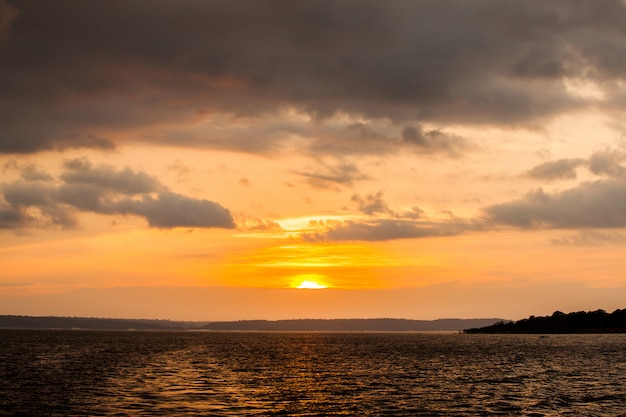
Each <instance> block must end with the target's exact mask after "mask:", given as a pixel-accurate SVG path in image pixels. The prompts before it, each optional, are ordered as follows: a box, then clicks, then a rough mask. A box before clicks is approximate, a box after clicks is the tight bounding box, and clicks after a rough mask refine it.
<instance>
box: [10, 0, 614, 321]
mask: <svg viewBox="0 0 626 417" xmlns="http://www.w3.org/2000/svg"><path fill="white" fill-rule="evenodd" d="M357 4H358V7H357ZM0 16H1V18H0V62H3V63H5V64H3V69H2V71H3V72H2V77H1V78H0V126H2V127H0V173H1V176H0V266H1V272H0V314H25V315H65V316H98V317H128V318H169V319H182V320H230V319H279V318H333V317H334V318H346V317H402V318H415V319H436V318H449V317H460V318H476V317H500V318H508V319H518V318H522V317H526V316H528V315H531V314H534V315H542V314H551V313H552V312H553V311H555V310H561V311H565V312H569V311H578V310H591V309H594V310H595V309H599V308H601V309H605V310H607V311H613V310H614V309H617V308H624V307H625V306H624V304H623V300H626V275H625V274H624V271H626V256H625V255H624V253H626V251H625V249H626V136H625V132H626V126H625V124H624V118H623V111H622V109H623V108H624V106H625V105H626V100H625V97H626V78H625V77H624V74H626V61H625V60H623V59H621V58H619V57H623V56H626V3H624V2H622V1H606V2H596V1H592V0H589V1H582V2H576V3H571V2H566V1H563V2H561V1H554V2H546V3H541V4H539V3H532V4H528V3H526V2H510V3H506V4H505V5H502V4H499V2H497V1H495V0H494V1H484V2H459V1H451V0H450V1H448V0H446V1H437V2H399V1H391V2H369V1H365V2H363V1H360V2H357V3H354V4H352V3H351V2H347V3H340V4H337V3H336V2H331V1H313V2H302V3H300V2H297V3H293V2H285V3H281V2H278V3H274V2H272V3H270V2H264V1H260V2H255V3H254V4H250V3H245V4H244V3H242V2H238V1H223V2H221V1H216V2H201V1H195V0H184V1H181V2H173V3H163V4H159V5H158V7H155V6H154V5H153V4H152V3H150V2H143V1H138V2H133V3H132V4H131V3H126V2H119V3H118V2H94V3H93V4H90V5H89V6H87V5H86V4H83V3H82V2H77V3H75V2H62V3H60V4H58V3H57V4H55V5H51V4H46V3H35V4H30V3H28V2H22V1H0ZM522 28H523V30H522ZM305 281H306V282H307V283H306V284H305V285H304V286H305V287H316V286H317V287H325V288H323V289H299V288H298V287H299V286H302V283H303V282H305Z"/></svg>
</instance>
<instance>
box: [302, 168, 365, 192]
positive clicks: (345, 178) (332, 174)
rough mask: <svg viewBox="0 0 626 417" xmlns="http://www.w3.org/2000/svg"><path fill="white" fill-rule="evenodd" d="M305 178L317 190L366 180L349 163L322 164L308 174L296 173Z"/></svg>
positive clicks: (350, 184)
mask: <svg viewBox="0 0 626 417" xmlns="http://www.w3.org/2000/svg"><path fill="white" fill-rule="evenodd" d="M298 174H299V175H301V176H303V177H305V178H306V179H307V181H308V183H309V184H311V185H312V186H314V187H317V188H331V187H333V186H336V185H345V186H352V185H353V183H354V181H362V180H366V179H368V177H367V175H365V174H363V173H361V172H360V171H359V168H358V167H357V166H356V165H354V164H352V163H349V162H340V163H338V164H336V165H329V164H327V163H322V164H321V166H319V167H317V168H316V169H314V170H310V171H308V172H306V171H304V172H298Z"/></svg>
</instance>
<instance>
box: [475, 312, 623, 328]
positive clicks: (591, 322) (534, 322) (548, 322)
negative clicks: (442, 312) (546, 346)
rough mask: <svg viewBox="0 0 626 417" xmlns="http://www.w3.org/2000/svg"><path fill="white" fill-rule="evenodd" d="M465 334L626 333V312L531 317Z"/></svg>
mask: <svg viewBox="0 0 626 417" xmlns="http://www.w3.org/2000/svg"><path fill="white" fill-rule="evenodd" d="M464 332H465V333H528V334H541V333H546V334H559V333H563V334H564V333H626V309H621V310H615V311H614V312H612V313H607V312H606V311H604V310H596V311H590V312H585V311H578V312H574V313H569V314H565V313H562V312H560V311H555V312H554V313H553V314H552V315H551V316H543V317H535V316H530V317H529V318H527V319H522V320H519V321H514V322H504V321H501V322H498V323H495V324H493V325H490V326H486V327H481V328H471V329H465V330H464Z"/></svg>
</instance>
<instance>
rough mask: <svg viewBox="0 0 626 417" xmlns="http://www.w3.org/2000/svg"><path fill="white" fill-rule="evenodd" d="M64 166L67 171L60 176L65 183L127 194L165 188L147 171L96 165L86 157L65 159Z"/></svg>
mask: <svg viewBox="0 0 626 417" xmlns="http://www.w3.org/2000/svg"><path fill="white" fill-rule="evenodd" d="M63 167H64V168H65V172H64V173H63V174H62V175H61V177H60V178H61V179H62V180H63V182H64V183H65V184H84V185H86V186H90V187H98V188H102V189H105V190H112V191H115V192H117V193H121V194H127V195H133V194H141V193H150V192H153V191H159V190H162V189H163V186H162V185H161V184H160V183H159V181H158V180H157V179H156V178H154V177H151V176H149V175H148V174H146V173H145V172H135V171H133V170H132V169H130V168H128V167H126V168H124V169H122V170H120V171H117V170H116V169H115V168H114V167H113V166H110V165H100V166H97V167H95V166H93V165H92V163H91V162H90V161H89V160H88V159H85V158H81V159H72V160H68V161H65V163H64V164H63Z"/></svg>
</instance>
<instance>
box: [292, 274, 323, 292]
mask: <svg viewBox="0 0 626 417" xmlns="http://www.w3.org/2000/svg"><path fill="white" fill-rule="evenodd" d="M326 278H327V277H326V276H324V275H322V274H299V275H296V276H294V277H292V280H291V282H292V284H291V288H297V289H299V290H321V289H324V288H328V285H327V284H326Z"/></svg>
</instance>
